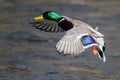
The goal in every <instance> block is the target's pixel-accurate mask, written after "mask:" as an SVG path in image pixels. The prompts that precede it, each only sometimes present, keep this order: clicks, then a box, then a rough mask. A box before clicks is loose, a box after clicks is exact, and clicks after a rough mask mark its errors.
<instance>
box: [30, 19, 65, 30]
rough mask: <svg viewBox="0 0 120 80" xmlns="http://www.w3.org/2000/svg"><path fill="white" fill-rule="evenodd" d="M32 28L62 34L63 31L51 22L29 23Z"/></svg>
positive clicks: (55, 23)
mask: <svg viewBox="0 0 120 80" xmlns="http://www.w3.org/2000/svg"><path fill="white" fill-rule="evenodd" d="M30 23H31V24H33V26H34V27H36V28H37V29H40V30H42V31H45V32H63V31H64V30H63V29H62V28H61V27H60V26H59V25H58V24H57V22H55V21H52V20H39V21H33V22H30Z"/></svg>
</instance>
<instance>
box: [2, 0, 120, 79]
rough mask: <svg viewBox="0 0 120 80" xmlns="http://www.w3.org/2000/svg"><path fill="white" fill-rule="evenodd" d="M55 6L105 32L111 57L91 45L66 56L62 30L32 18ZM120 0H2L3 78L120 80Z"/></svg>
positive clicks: (55, 8)
mask: <svg viewBox="0 0 120 80" xmlns="http://www.w3.org/2000/svg"><path fill="white" fill-rule="evenodd" d="M47 10H52V11H56V12H58V13H60V14H61V15H65V16H68V17H71V18H73V19H79V20H82V21H84V22H86V23H88V24H90V25H92V26H93V27H96V26H99V28H100V29H99V31H100V32H101V33H103V34H104V35H105V41H106V47H107V48H106V56H107V62H106V63H103V62H102V61H100V60H99V59H98V56H94V55H92V52H91V49H87V50H86V51H85V52H83V53H82V54H80V55H79V56H75V57H74V56H62V55H59V54H58V53H57V52H56V49H55V45H56V43H57V41H58V40H59V39H60V38H61V37H62V36H63V35H64V34H62V33H56V34H54V33H45V32H42V31H39V30H37V29H35V28H33V27H32V26H31V25H30V24H29V22H30V21H31V20H32V18H33V17H35V16H38V15H40V14H41V13H43V12H44V11H47ZM119 28H120V0H0V80H119V79H120V47H119V46H120V30H119Z"/></svg>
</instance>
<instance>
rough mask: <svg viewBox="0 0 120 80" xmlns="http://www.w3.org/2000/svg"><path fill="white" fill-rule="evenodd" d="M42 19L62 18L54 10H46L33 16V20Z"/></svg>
mask: <svg viewBox="0 0 120 80" xmlns="http://www.w3.org/2000/svg"><path fill="white" fill-rule="evenodd" d="M43 19H47V20H54V21H57V22H58V21H59V20H61V19H62V17H61V16H60V15H59V14H58V13H56V12H53V11H46V12H44V13H43V14H42V15H40V16H37V17H35V18H34V20H43Z"/></svg>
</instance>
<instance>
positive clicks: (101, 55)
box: [97, 47, 106, 62]
mask: <svg viewBox="0 0 120 80" xmlns="http://www.w3.org/2000/svg"><path fill="white" fill-rule="evenodd" d="M97 51H98V57H99V59H100V60H102V61H103V62H106V56H105V54H104V51H103V50H102V49H100V48H99V47H97Z"/></svg>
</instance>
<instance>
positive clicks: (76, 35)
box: [56, 27, 97, 55]
mask: <svg viewBox="0 0 120 80" xmlns="http://www.w3.org/2000/svg"><path fill="white" fill-rule="evenodd" d="M93 45H97V43H96V41H95V40H94V38H92V36H90V35H89V34H87V33H80V32H78V29H77V28H76V27H75V28H73V29H71V30H69V31H68V32H67V34H66V35H65V36H64V37H63V38H62V39H61V40H60V41H59V42H58V43H57V45H56V48H57V51H58V52H59V53H63V54H65V55H66V54H70V55H78V54H79V53H81V52H83V51H84V50H85V49H86V48H89V47H91V46H93Z"/></svg>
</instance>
